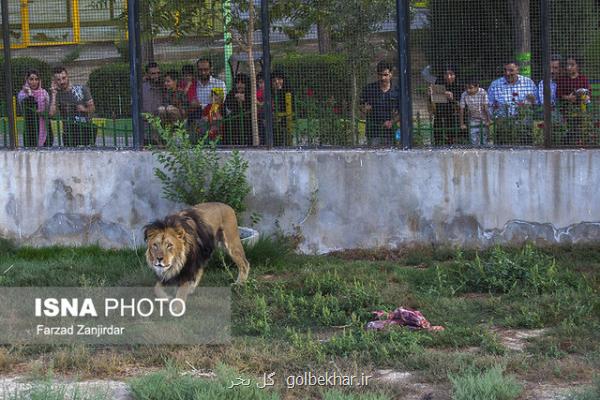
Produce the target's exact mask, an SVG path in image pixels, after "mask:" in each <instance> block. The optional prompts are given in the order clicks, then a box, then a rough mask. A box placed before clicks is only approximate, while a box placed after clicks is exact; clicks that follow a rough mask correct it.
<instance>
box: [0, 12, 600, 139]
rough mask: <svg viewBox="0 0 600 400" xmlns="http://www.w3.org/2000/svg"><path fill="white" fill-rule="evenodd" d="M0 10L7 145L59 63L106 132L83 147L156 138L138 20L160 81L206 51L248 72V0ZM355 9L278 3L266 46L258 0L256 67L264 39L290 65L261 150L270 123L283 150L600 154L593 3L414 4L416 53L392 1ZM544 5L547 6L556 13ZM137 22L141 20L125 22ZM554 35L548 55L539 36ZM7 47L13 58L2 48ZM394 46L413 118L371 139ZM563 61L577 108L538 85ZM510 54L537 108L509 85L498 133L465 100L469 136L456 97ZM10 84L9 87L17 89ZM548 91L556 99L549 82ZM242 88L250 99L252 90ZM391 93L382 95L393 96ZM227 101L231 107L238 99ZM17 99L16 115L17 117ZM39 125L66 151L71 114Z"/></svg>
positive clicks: (217, 65)
mask: <svg viewBox="0 0 600 400" xmlns="http://www.w3.org/2000/svg"><path fill="white" fill-rule="evenodd" d="M3 3H6V4H7V5H8V7H7V12H6V14H7V17H8V20H9V21H8V22H9V23H8V24H7V25H8V29H6V28H5V26H4V25H3V32H5V31H6V30H8V32H9V33H8V35H4V34H3V39H4V41H5V42H7V41H8V42H9V43H10V47H12V48H13V49H12V52H10V55H9V58H8V60H10V61H11V64H12V73H11V74H10V78H11V79H8V78H9V75H8V74H7V73H6V70H5V73H4V79H3V84H2V85H1V87H0V90H2V91H3V96H2V99H3V100H4V101H3V102H2V108H1V114H2V119H0V146H5V147H10V146H11V143H12V144H14V145H15V146H16V147H20V146H24V145H31V144H32V143H31V140H26V139H25V138H26V131H27V129H26V128H27V126H26V125H27V124H26V122H27V118H26V116H25V115H24V114H25V109H24V108H23V106H22V105H21V104H19V102H18V100H17V94H18V92H19V91H20V90H21V87H22V85H23V82H24V75H25V71H26V70H27V69H28V68H31V67H36V68H37V69H38V70H39V72H40V75H41V78H42V84H43V85H44V87H45V88H46V89H48V88H49V86H50V78H51V68H52V67H53V66H55V65H58V64H61V65H64V66H65V67H66V68H67V70H68V71H69V74H70V78H71V82H72V83H75V84H85V85H87V86H88V87H89V88H90V92H91V96H92V97H93V98H94V101H95V106H96V110H95V112H94V114H93V119H92V120H91V121H92V123H93V126H94V130H96V131H97V133H95V138H94V139H95V140H93V141H89V142H88V143H77V144H78V145H82V144H90V145H95V146H100V147H118V148H121V147H138V146H141V145H143V144H144V143H148V142H149V141H150V140H151V130H150V129H148V128H147V126H146V125H145V124H143V123H140V125H141V126H142V127H143V128H146V129H145V136H146V138H145V140H143V139H142V140H138V143H136V141H135V140H134V139H135V137H134V134H133V131H134V129H133V125H135V124H134V123H133V122H132V121H133V120H135V118H133V119H132V109H133V105H134V103H135V99H136V96H132V89H131V86H132V85H131V80H130V73H131V61H130V60H132V59H134V57H132V55H130V54H128V50H129V47H128V46H127V44H128V40H130V39H132V40H133V39H134V38H132V37H131V36H132V35H130V30H131V29H132V28H131V27H132V26H134V27H135V26H136V25H138V26H140V28H141V31H142V35H141V41H140V44H141V49H140V50H141V52H140V53H141V54H140V55H139V56H140V59H141V63H142V65H145V64H146V63H147V62H148V61H151V60H156V61H157V62H158V64H159V67H160V69H161V72H162V77H161V78H164V77H165V74H173V75H179V76H176V77H177V78H181V76H180V75H181V68H182V67H183V65H184V64H189V65H192V67H193V68H195V70H194V72H195V73H196V74H197V73H198V71H197V68H196V67H197V66H196V65H195V61H196V60H197V59H198V58H200V57H206V58H209V59H211V60H212V64H213V72H214V74H215V75H216V76H217V77H219V78H221V79H222V80H223V81H225V82H226V84H227V90H228V91H231V92H232V94H235V86H236V85H235V84H236V82H235V80H236V79H235V77H234V75H235V74H236V72H240V71H241V72H245V73H248V72H250V71H249V63H248V61H247V60H248V57H247V52H248V51H247V50H248V46H247V43H244V41H246V42H247V40H245V37H246V36H245V35H244V32H245V29H248V15H249V10H248V6H249V3H248V2H245V1H231V2H216V1H194V2H189V1H187V2H186V1H171V2H165V1H161V0H152V1H149V2H142V3H139V2H131V1H130V3H134V4H135V3H137V4H138V6H139V7H140V9H139V10H138V11H137V12H135V9H134V11H133V12H132V10H131V8H130V7H128V5H127V2H125V1H124V0H105V1H103V0H98V1H96V0H35V1H34V0H19V1H15V0H4V1H3ZM350 3H352V4H350ZM350 3H349V2H347V1H341V0H340V1H337V0H336V1H330V2H324V3H322V4H321V3H319V2H314V3H306V2H298V1H292V0H289V1H288V0H285V1H271V2H269V6H270V9H269V11H270V18H269V19H268V21H269V22H270V25H271V29H269V30H268V31H269V33H270V38H268V39H267V40H264V39H265V38H264V37H263V36H264V35H262V31H261V30H260V28H261V27H262V25H261V24H262V20H261V15H260V11H261V10H260V7H261V3H260V2H255V4H253V5H254V6H255V14H254V15H255V17H256V21H255V26H256V28H257V29H256V30H255V32H254V35H253V41H254V49H253V50H254V51H255V54H256V55H255V57H254V58H255V59H256V60H257V63H256V72H261V69H262V68H263V67H264V61H267V58H265V59H264V60H263V58H262V57H260V51H261V44H262V47H263V48H264V46H265V45H267V44H268V45H269V46H270V52H269V54H270V55H271V57H270V61H271V63H272V65H271V68H270V71H275V72H276V74H279V73H282V75H283V76H284V78H285V80H284V88H283V89H284V90H283V91H279V92H278V93H280V94H279V95H277V93H273V95H274V101H273V102H272V106H273V122H272V123H271V122H268V118H265V115H264V113H263V110H260V109H259V114H258V116H257V117H258V124H259V145H261V146H263V145H265V144H266V142H267V135H266V132H271V131H273V132H274V137H273V138H274V143H273V145H274V146H276V147H298V146H303V147H305V146H310V147H324V146H328V147H329V146H368V145H371V146H394V145H400V143H399V141H398V140H397V137H396V134H397V133H399V134H400V138H405V140H406V138H407V137H408V138H410V139H411V142H410V145H411V146H413V147H440V146H441V147H444V146H473V145H475V146H476V145H481V144H484V143H485V144H487V145H490V146H492V145H493V146H553V147H557V146H578V147H593V146H597V145H598V144H599V143H600V142H599V140H600V139H599V137H600V122H599V121H600V102H599V101H598V99H599V98H600V96H598V95H600V87H599V84H600V30H599V17H598V9H599V6H600V4H599V1H597V0H581V1H578V2H572V1H566V0H548V1H543V0H530V1H527V0H525V1H522V0H510V1H498V0H495V1H474V0H452V1H451V0H430V1H422V2H410V17H409V18H410V36H409V40H408V42H407V43H406V44H407V46H399V45H398V38H400V39H401V41H400V45H402V41H403V40H406V39H407V36H406V35H403V34H402V32H401V34H400V35H398V32H397V29H396V21H397V15H396V5H397V4H395V2H393V1H389V0H376V1H366V0H352V1H351V2H350ZM396 3H403V5H406V4H407V3H408V2H405V1H398V2H396ZM544 4H546V5H547V7H546V8H544V7H543V5H544ZM543 11H546V13H547V18H546V19H544V18H543V16H544V12H543ZM132 15H133V16H134V18H132V19H131V21H129V20H128V17H131V16H132ZM341 17H343V18H341ZM265 21H267V19H265ZM82 32H84V34H83V35H82ZM544 32H546V38H547V43H548V45H547V46H546V48H547V50H546V51H543V50H544V46H543V43H542V39H543V38H544ZM5 36H7V37H5ZM134 36H135V35H134ZM261 42H262V43H261ZM4 51H5V54H7V49H4ZM399 54H400V55H404V56H409V57H410V62H409V63H406V65H405V67H406V68H403V71H406V73H407V74H408V75H405V76H407V77H408V79H407V80H406V81H405V84H404V85H401V87H400V89H403V90H410V100H411V101H410V103H412V108H411V112H410V114H411V115H412V118H410V121H406V118H405V119H404V120H403V121H402V122H404V123H405V124H407V126H408V128H406V127H400V126H399V124H398V123H397V118H392V121H391V122H392V124H391V127H389V128H388V127H384V128H385V129H375V130H376V131H377V133H378V134H379V135H380V136H383V139H384V140H372V139H373V138H372V136H373V135H372V134H370V133H372V132H373V125H374V124H375V125H381V121H380V120H378V119H377V118H369V115H368V113H365V110H364V107H362V106H361V105H362V104H361V103H362V102H363V101H365V100H366V99H365V96H364V95H365V93H364V89H363V88H364V87H365V86H366V85H367V84H368V83H370V82H373V81H375V80H376V79H377V75H376V70H375V69H376V65H377V63H378V62H379V61H381V60H389V61H390V62H391V63H392V65H397V64H398V61H399V60H398V55H399ZM231 55H234V56H238V55H241V56H240V57H233V58H232V57H231ZM244 55H246V57H244ZM26 57H27V58H26ZM544 57H545V58H546V60H547V62H546V63H544V62H543V59H544ZM569 57H574V59H575V60H576V61H577V62H578V68H579V75H580V76H581V75H585V76H586V77H587V78H588V79H587V80H588V83H589V89H591V96H589V94H590V93H589V92H588V93H587V94H585V91H579V92H578V93H577V94H575V97H576V98H575V99H574V101H571V100H563V99H557V100H556V101H554V104H552V101H550V102H546V103H545V104H544V105H542V104H540V103H542V101H541V99H542V98H543V96H544V90H543V88H542V91H541V93H540V91H539V83H540V80H542V78H543V72H544V71H543V66H544V65H548V64H550V61H551V60H552V59H553V58H556V59H557V61H558V62H559V64H560V68H561V71H560V72H559V75H558V76H557V77H556V79H554V78H552V79H551V81H552V83H556V81H558V80H559V79H562V78H565V79H562V81H564V82H562V86H563V87H564V86H568V85H569V84H571V83H570V82H571V81H569V80H567V79H566V78H567V75H568V71H567V61H568V60H569ZM32 58H33V59H32ZM513 59H516V60H518V63H519V64H520V67H521V69H520V71H519V73H520V74H521V75H523V76H529V77H530V78H531V79H532V80H533V83H534V84H536V85H538V86H537V87H536V90H537V93H536V95H537V96H536V97H537V98H536V101H534V102H533V101H532V102H530V101H529V99H528V96H527V95H528V94H531V93H526V92H521V90H514V91H513V90H511V89H510V88H508V89H507V90H508V94H507V92H506V90H505V91H504V92H503V93H502V92H501V94H502V95H504V97H506V98H505V99H503V102H502V104H500V105H499V107H498V110H497V111H499V112H498V113H497V115H492V117H491V118H490V121H489V123H490V127H489V128H487V122H488V121H486V120H485V119H480V120H476V119H475V120H474V122H473V123H469V111H470V109H469V108H466V110H467V112H466V115H465V117H464V119H465V121H464V122H465V124H464V125H469V126H467V127H466V128H467V129H461V126H460V125H461V124H460V115H459V114H460V112H459V111H460V103H459V102H458V100H459V97H460V96H461V95H462V92H463V91H464V90H465V83H466V81H469V80H475V81H479V84H480V85H479V86H480V87H481V88H483V89H486V90H488V92H489V88H490V85H491V83H492V82H493V81H494V80H496V79H497V78H499V77H501V76H502V75H503V73H504V72H503V67H504V64H505V63H507V62H508V61H509V60H513ZM225 60H227V61H225ZM448 67H451V68H453V69H454V70H455V71H453V72H455V75H456V83H448V82H446V81H445V79H444V72H445V70H446V69H448ZM137 74H138V75H139V77H140V78H141V75H143V74H144V71H143V70H139V69H138V70H137ZM393 74H394V76H393V83H392V85H393V86H396V85H397V80H398V78H399V77H400V76H402V74H399V73H398V69H397V68H394V71H393ZM264 75H265V74H263V76H264ZM266 75H267V76H268V77H270V74H266ZM146 78H147V77H146ZM11 80H12V87H8V84H9V83H10V81H11ZM160 84H161V85H162V81H161V82H160ZM269 87H270V86H269ZM445 89H449V90H445ZM575 89H585V88H575ZM524 90H525V89H524ZM527 90H528V89H527ZM434 91H435V93H433V92H434ZM440 91H441V92H440ZM444 91H447V92H451V93H452V97H453V98H452V99H451V100H450V99H446V100H444V98H443V97H444V96H441V97H442V98H440V96H439V95H440V93H441V94H443V93H444ZM547 91H548V92H549V95H550V97H549V98H550V99H553V96H554V92H555V88H554V89H553V85H550V87H549V88H547ZM267 92H268V90H264V91H263V93H267ZM573 92H577V90H574V91H573ZM9 93H10V94H12V96H11V97H10V101H9V100H8V99H9V96H8V94H9ZM515 93H516V95H514V94H515ZM432 94H433V95H432ZM488 95H489V93H488ZM586 96H587V98H586ZM248 97H249V95H248V93H244V98H248ZM367 97H368V96H367ZM404 97H405V96H404ZM232 98H234V96H232ZM400 98H403V96H400ZM138 100H139V99H138ZM141 100H142V102H143V98H142V99H141ZM379 100H381V99H374V100H373V101H379ZM382 101H384V104H386V103H385V99H384V100H382ZM394 101H395V100H394ZM410 103H409V104H410ZM530 103H533V104H530ZM230 104H233V105H234V106H235V101H233V102H231V103H230ZM244 104H246V103H244ZM387 104H389V99H388V103H387ZM11 108H12V109H13V110H14V111H9V109H11ZM232 108H233V107H232ZM266 108H268V107H265V109H266ZM490 108H491V107H490ZM502 111H504V112H502ZM490 112H493V110H490ZM545 112H546V114H547V115H544V113H545ZM221 114H223V115H221V119H217V122H215V123H214V124H213V125H217V126H216V127H215V126H213V130H216V132H217V134H219V135H220V136H221V137H222V143H223V144H224V145H232V146H247V145H251V144H252V138H251V137H250V136H251V133H249V131H251V127H250V128H249V127H248V125H249V123H248V120H249V119H250V120H251V117H249V116H250V110H249V109H248V108H247V107H246V106H242V107H239V110H237V112H230V110H229V109H228V107H223V112H222V113H221ZM371 117H372V115H371ZM189 119H190V118H189V114H188V116H187V118H185V122H186V128H187V129H188V130H196V131H197V133H198V134H203V133H205V132H206V131H208V130H209V129H210V124H207V123H206V121H205V120H204V119H202V117H201V116H200V117H199V118H198V121H199V123H198V124H189V123H188V122H189V121H188V120H189ZM374 119H375V122H374V121H373V120H374ZM40 121H43V123H44V124H46V125H47V131H48V132H52V133H53V135H52V138H53V141H52V143H51V145H52V146H58V147H60V146H64V145H65V140H64V135H63V133H64V131H65V121H64V120H61V117H60V116H55V117H53V118H44V119H43V120H42V119H40ZM67 122H68V121H67ZM409 122H410V123H412V127H410V125H411V124H410V123H409ZM250 123H251V121H250ZM190 127H192V128H190ZM378 128H381V127H380V126H378ZM398 128H401V129H398ZM370 131H371V132H370ZM398 131H399V132H398ZM409 131H410V132H409ZM11 132H12V136H11ZM473 132H476V133H478V134H479V137H478V138H477V140H476V142H475V143H474V142H472V141H471V137H470V134H471V133H473ZM545 133H546V134H550V133H551V135H550V136H545ZM486 134H487V138H486ZM376 136H377V135H376ZM375 139H379V138H377V137H376V138H375ZM486 139H487V140H486ZM26 142H27V143H26ZM67 144H69V143H67ZM71 144H72V143H71Z"/></svg>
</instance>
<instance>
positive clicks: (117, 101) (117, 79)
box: [88, 63, 131, 118]
mask: <svg viewBox="0 0 600 400" xmlns="http://www.w3.org/2000/svg"><path fill="white" fill-rule="evenodd" d="M129 76H130V73H129V64H124V63H112V64H108V65H104V66H102V67H100V68H97V69H95V70H93V71H92V73H91V74H90V78H89V84H88V85H89V88H90V92H91V93H92V97H93V98H94V104H95V105H96V115H98V116H99V117H105V118H112V117H113V115H114V116H115V117H121V116H129V115H131V89H130V88H131V86H130V84H129Z"/></svg>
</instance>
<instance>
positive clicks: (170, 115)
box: [158, 71, 188, 124]
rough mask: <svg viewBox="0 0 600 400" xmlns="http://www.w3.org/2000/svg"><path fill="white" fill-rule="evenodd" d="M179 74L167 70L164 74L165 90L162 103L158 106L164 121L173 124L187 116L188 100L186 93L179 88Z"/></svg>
mask: <svg viewBox="0 0 600 400" xmlns="http://www.w3.org/2000/svg"><path fill="white" fill-rule="evenodd" d="M178 80H179V74H178V73H177V72H175V71H167V72H165V74H164V90H163V93H162V103H161V105H160V106H159V107H158V115H159V117H160V119H161V121H162V122H163V123H167V124H173V123H175V122H177V121H183V120H184V119H185V117H186V109H187V108H188V100H187V96H186V94H185V93H184V92H183V91H182V90H179V89H178V84H177V81H178Z"/></svg>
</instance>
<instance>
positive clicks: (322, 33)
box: [317, 23, 331, 54]
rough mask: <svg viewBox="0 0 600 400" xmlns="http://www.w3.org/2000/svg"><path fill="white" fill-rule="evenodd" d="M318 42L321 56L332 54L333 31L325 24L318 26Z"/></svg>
mask: <svg viewBox="0 0 600 400" xmlns="http://www.w3.org/2000/svg"><path fill="white" fill-rule="evenodd" d="M317 40H318V42H319V54H325V53H331V29H330V27H329V26H327V25H326V24H323V23H318V24H317Z"/></svg>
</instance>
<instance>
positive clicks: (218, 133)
mask: <svg viewBox="0 0 600 400" xmlns="http://www.w3.org/2000/svg"><path fill="white" fill-rule="evenodd" d="M224 97H225V93H224V91H223V89H222V88H217V87H215V88H212V89H211V91H210V104H207V105H206V107H204V110H203V111H202V120H203V121H204V122H205V123H206V125H207V127H206V133H207V134H208V138H209V139H210V140H212V141H214V140H220V139H222V138H223V133H224V131H225V127H224V126H223V112H224V110H223V99H224Z"/></svg>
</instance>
